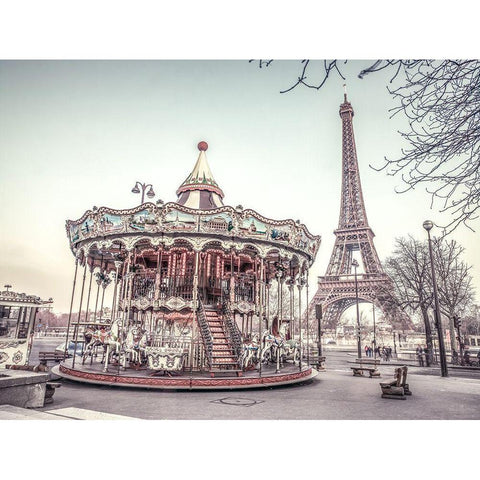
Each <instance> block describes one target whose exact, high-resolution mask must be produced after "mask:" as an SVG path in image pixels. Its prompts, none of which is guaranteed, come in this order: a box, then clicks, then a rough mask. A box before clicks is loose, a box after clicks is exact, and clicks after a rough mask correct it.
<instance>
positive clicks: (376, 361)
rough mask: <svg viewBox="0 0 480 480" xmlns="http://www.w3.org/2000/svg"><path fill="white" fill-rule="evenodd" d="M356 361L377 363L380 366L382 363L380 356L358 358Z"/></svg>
mask: <svg viewBox="0 0 480 480" xmlns="http://www.w3.org/2000/svg"><path fill="white" fill-rule="evenodd" d="M355 362H357V363H359V364H360V365H375V366H378V365H380V364H381V363H382V360H381V359H380V358H369V357H367V358H357V359H356V360H355Z"/></svg>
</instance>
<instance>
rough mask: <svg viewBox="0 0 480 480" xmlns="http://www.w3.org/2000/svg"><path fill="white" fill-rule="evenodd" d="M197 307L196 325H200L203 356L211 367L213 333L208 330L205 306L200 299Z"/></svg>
mask: <svg viewBox="0 0 480 480" xmlns="http://www.w3.org/2000/svg"><path fill="white" fill-rule="evenodd" d="M198 303H199V309H198V316H197V319H198V325H199V326H200V332H201V333H202V338H203V344H204V347H205V356H206V358H207V361H208V365H209V367H210V368H211V367H212V352H213V335H212V332H211V331H210V327H209V326H208V322H207V315H206V313H205V306H204V305H203V302H202V300H201V299H199V302H198Z"/></svg>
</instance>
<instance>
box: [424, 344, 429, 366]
mask: <svg viewBox="0 0 480 480" xmlns="http://www.w3.org/2000/svg"><path fill="white" fill-rule="evenodd" d="M423 354H424V355H425V364H426V365H427V367H429V366H430V351H429V350H428V346H427V345H424V347H423Z"/></svg>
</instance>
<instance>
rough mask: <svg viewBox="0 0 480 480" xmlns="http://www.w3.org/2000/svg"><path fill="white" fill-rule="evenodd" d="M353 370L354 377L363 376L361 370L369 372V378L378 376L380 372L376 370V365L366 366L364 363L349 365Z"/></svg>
mask: <svg viewBox="0 0 480 480" xmlns="http://www.w3.org/2000/svg"><path fill="white" fill-rule="evenodd" d="M350 368H351V369H352V370H353V376H354V377H363V372H364V371H366V372H368V373H369V375H370V378H373V377H379V376H380V372H379V371H378V370H377V368H376V367H374V366H373V367H367V366H365V365H357V366H355V367H350Z"/></svg>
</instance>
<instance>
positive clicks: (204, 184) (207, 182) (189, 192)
mask: <svg viewBox="0 0 480 480" xmlns="http://www.w3.org/2000/svg"><path fill="white" fill-rule="evenodd" d="M198 149H199V150H200V153H199V155H198V160H197V163H196V164H195V166H194V167H193V170H192V173H191V174H190V175H189V176H188V177H187V178H186V179H185V181H184V182H183V183H182V184H181V185H180V187H179V188H178V190H177V195H178V200H177V203H178V204H180V205H185V206H186V207H189V208H197V209H201V210H210V209H213V208H217V207H221V206H223V202H222V198H223V197H224V194H223V192H222V189H221V188H220V187H219V186H218V183H217V182H216V181H215V179H214V178H213V175H212V172H211V170H210V167H209V165H208V162H207V156H206V155H205V152H206V150H207V149H208V144H207V142H200V143H199V144H198Z"/></svg>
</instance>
